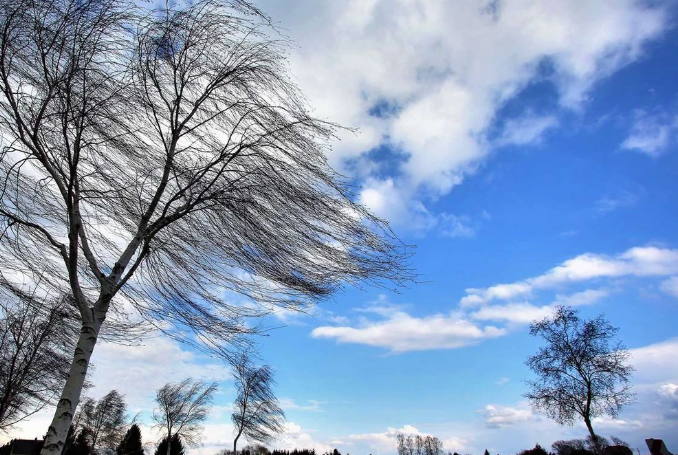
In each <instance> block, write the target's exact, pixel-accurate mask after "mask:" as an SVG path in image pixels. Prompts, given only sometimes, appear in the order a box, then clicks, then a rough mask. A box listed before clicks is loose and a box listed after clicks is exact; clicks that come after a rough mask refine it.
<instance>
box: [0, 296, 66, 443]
mask: <svg viewBox="0 0 678 455" xmlns="http://www.w3.org/2000/svg"><path fill="white" fill-rule="evenodd" d="M5 284H7V283H5ZM66 300H67V299H66V298H61V299H55V298H46V299H41V298H38V297H37V296H36V295H35V293H34V290H31V291H30V292H26V291H24V290H22V289H20V288H15V287H12V286H3V287H0V432H7V430H8V429H10V428H11V427H12V426H13V425H14V424H16V423H19V422H21V421H22V420H24V419H26V418H28V417H30V416H31V415H33V414H35V413H36V412H38V411H40V410H41V409H42V408H44V407H45V406H46V405H47V404H50V403H51V404H53V403H54V402H55V401H56V399H57V398H58V397H59V391H60V390H61V388H62V387H63V385H64V383H65V382H66V378H67V377H68V371H69V369H70V359H71V352H72V349H73V346H74V345H75V340H76V339H77V324H74V322H75V321H74V320H72V319H70V320H69V314H68V310H69V307H68V303H67V302H66Z"/></svg>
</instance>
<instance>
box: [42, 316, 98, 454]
mask: <svg viewBox="0 0 678 455" xmlns="http://www.w3.org/2000/svg"><path fill="white" fill-rule="evenodd" d="M99 329H100V326H99V325H98V324H87V325H83V326H82V329H81V330H80V337H79V338H78V344H77V345H76V348H75V352H74V354H73V362H72V363H71V370H70V373H69V375H68V379H67V380H66V385H65V386H64V390H63V392H62V393H61V398H60V399H59V403H58V404H57V408H56V412H55V413H54V418H53V419H52V423H51V424H50V426H49V429H48V430H47V435H45V445H44V446H43V448H42V451H41V452H40V453H41V455H61V452H62V451H63V449H64V446H65V444H66V438H67V436H68V429H69V428H70V426H71V422H72V421H73V415H74V414H75V409H76V408H77V407H78V403H79V402H80V393H81V392H82V386H83V384H84V383H85V376H86V375H87V368H88V367H89V361H90V358H91V357H92V352H93V351H94V345H95V344H96V342H97V336H98V334H99Z"/></svg>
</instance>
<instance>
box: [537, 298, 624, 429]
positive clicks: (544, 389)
mask: <svg viewBox="0 0 678 455" xmlns="http://www.w3.org/2000/svg"><path fill="white" fill-rule="evenodd" d="M617 331H618V329H617V328H615V327H613V326H612V325H610V323H609V322H608V321H607V320H606V319H605V318H604V317H603V316H602V315H601V316H598V317H597V318H595V319H592V320H582V319H581V318H580V317H579V316H578V314H577V312H576V311H575V310H573V309H571V308H569V307H558V309H557V311H556V314H555V315H554V316H553V317H552V318H546V319H544V320H542V321H538V322H534V323H532V324H531V325H530V334H532V335H535V336H540V337H541V338H543V339H544V340H545V341H546V345H545V346H543V347H541V348H540V349H539V351H538V352H537V353H536V354H535V355H533V356H531V357H529V358H528V359H527V362H526V363H527V366H528V367H529V368H530V369H531V370H532V371H534V372H535V373H536V374H537V379H536V380H534V381H528V386H529V387H530V391H529V392H528V393H527V394H526V397H527V398H528V399H529V400H530V403H531V404H532V406H533V407H534V408H535V409H537V410H539V411H542V412H544V413H545V414H546V415H547V416H548V417H550V418H552V419H554V420H556V421H557V422H558V423H560V424H568V425H571V424H573V423H574V421H575V418H577V417H581V418H583V419H584V422H585V423H586V426H587V428H588V430H589V433H590V434H591V437H592V438H593V440H594V441H596V440H597V436H596V435H595V433H594V432H593V428H592V425H591V419H593V418H594V417H597V416H599V415H603V414H607V415H610V416H612V417H616V416H617V415H618V414H619V411H620V410H621V408H622V407H623V406H624V405H625V404H627V403H629V402H630V401H632V399H633V394H632V393H631V388H630V386H629V385H628V382H629V376H630V374H631V372H632V371H633V367H631V366H630V365H628V359H629V352H628V351H627V350H626V349H625V348H624V346H623V345H622V344H621V342H618V341H617V342H615V341H614V337H615V335H616V334H617ZM611 343H612V344H611Z"/></svg>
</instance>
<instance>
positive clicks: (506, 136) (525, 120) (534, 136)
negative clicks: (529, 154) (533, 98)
mask: <svg viewBox="0 0 678 455" xmlns="http://www.w3.org/2000/svg"><path fill="white" fill-rule="evenodd" d="M557 126H558V119H557V118H556V117H555V116H553V115H545V116H537V115H533V114H531V113H528V114H526V115H524V116H522V117H519V118H516V119H511V120H508V121H507V122H506V124H505V125H504V129H503V131H502V134H501V136H500V137H499V139H498V141H497V144H498V145H537V144H540V143H541V142H542V140H543V138H544V134H545V133H546V132H547V131H548V130H550V129H553V128H555V127H557Z"/></svg>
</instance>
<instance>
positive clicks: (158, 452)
mask: <svg viewBox="0 0 678 455" xmlns="http://www.w3.org/2000/svg"><path fill="white" fill-rule="evenodd" d="M155 455H185V452H184V444H183V443H182V442H181V437H179V435H178V434H174V435H173V436H172V441H171V444H169V445H168V444H167V436H165V437H164V438H162V440H161V441H160V444H158V447H156V449H155Z"/></svg>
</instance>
